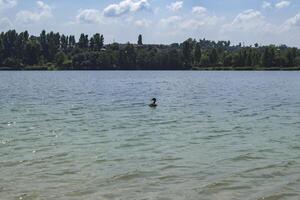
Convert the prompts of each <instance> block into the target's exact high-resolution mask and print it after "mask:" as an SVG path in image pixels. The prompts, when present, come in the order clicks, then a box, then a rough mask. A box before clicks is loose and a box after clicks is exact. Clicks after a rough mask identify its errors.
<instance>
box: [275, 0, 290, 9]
mask: <svg viewBox="0 0 300 200" xmlns="http://www.w3.org/2000/svg"><path fill="white" fill-rule="evenodd" d="M290 4H291V2H289V1H280V2H278V3H277V4H275V7H276V8H278V9H281V8H286V7H289V6H290Z"/></svg>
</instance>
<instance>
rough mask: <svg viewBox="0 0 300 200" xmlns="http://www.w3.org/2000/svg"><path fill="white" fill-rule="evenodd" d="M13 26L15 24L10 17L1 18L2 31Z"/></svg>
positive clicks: (0, 28) (0, 27)
mask: <svg viewBox="0 0 300 200" xmlns="http://www.w3.org/2000/svg"><path fill="white" fill-rule="evenodd" d="M12 27H13V24H12V22H11V21H10V20H9V19H8V18H6V17H4V18H2V19H0V30H1V31H4V30H7V29H10V28H12Z"/></svg>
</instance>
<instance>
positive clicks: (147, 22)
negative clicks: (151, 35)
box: [134, 19, 152, 27]
mask: <svg viewBox="0 0 300 200" xmlns="http://www.w3.org/2000/svg"><path fill="white" fill-rule="evenodd" d="M151 23H152V21H151V20H147V19H141V20H136V21H135V22H134V24H135V25H136V26H138V27H149V26H150V25H151Z"/></svg>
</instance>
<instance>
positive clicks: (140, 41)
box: [138, 34, 143, 45]
mask: <svg viewBox="0 0 300 200" xmlns="http://www.w3.org/2000/svg"><path fill="white" fill-rule="evenodd" d="M138 45H143V36H142V35H141V34H140V35H139V37H138Z"/></svg>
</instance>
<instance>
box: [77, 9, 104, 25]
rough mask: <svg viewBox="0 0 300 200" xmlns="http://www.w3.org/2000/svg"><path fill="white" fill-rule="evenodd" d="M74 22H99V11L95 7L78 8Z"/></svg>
mask: <svg viewBox="0 0 300 200" xmlns="http://www.w3.org/2000/svg"><path fill="white" fill-rule="evenodd" d="M76 22H78V23H83V24H95V23H100V22H101V12H100V11H98V10H95V9H84V10H79V13H78V15H77V16H76Z"/></svg>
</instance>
